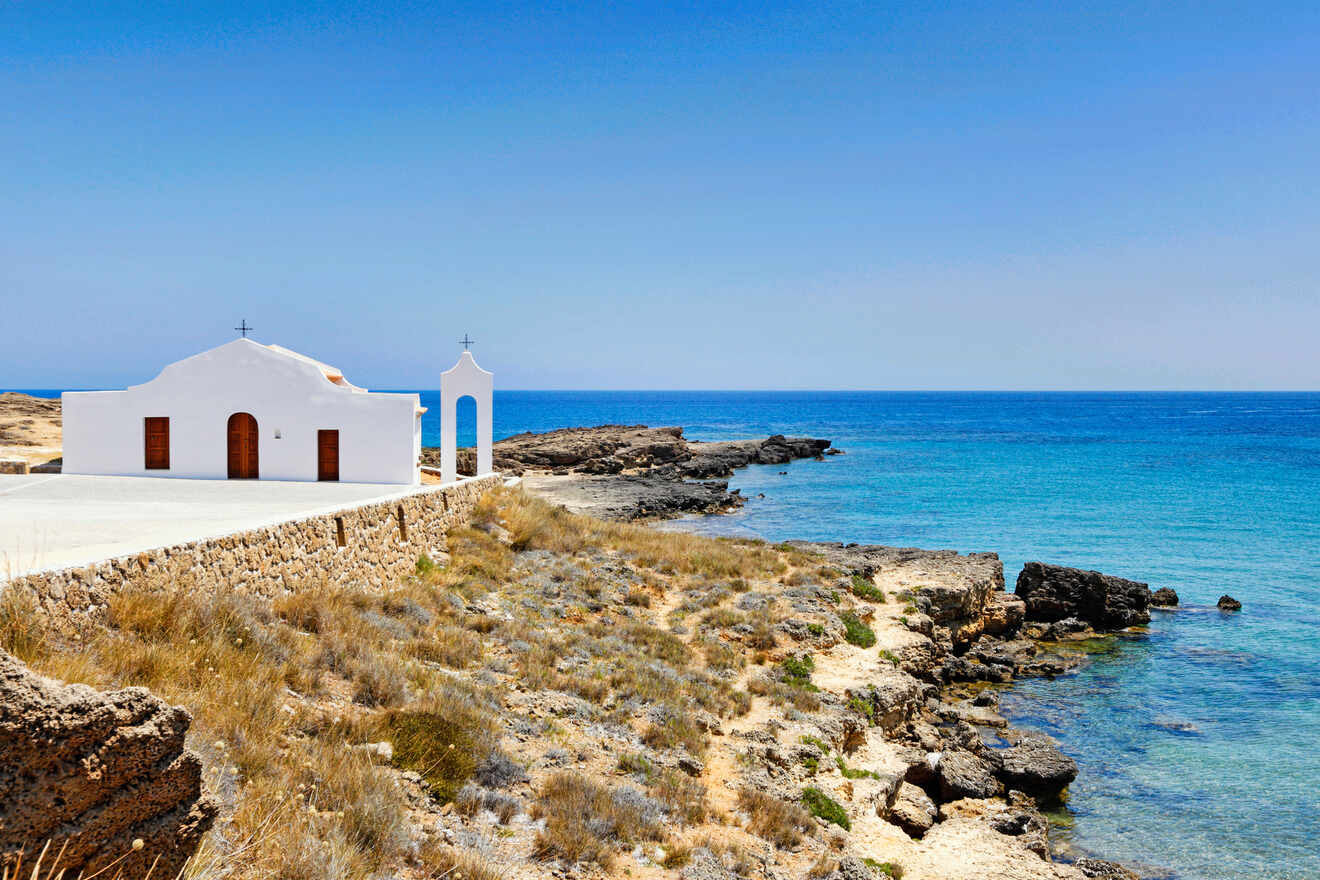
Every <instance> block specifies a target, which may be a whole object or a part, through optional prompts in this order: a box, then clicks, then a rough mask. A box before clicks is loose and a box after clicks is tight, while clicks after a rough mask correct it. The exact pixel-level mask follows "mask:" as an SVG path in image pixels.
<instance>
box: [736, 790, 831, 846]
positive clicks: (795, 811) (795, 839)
mask: <svg viewBox="0 0 1320 880" xmlns="http://www.w3.org/2000/svg"><path fill="white" fill-rule="evenodd" d="M738 807H739V809H741V810H743V811H744V812H745V813H747V817H748V826H747V827H748V828H749V829H750V830H751V832H752V833H753V834H755V835H756V836H757V837H763V838H765V839H766V840H768V841H770V842H771V843H773V844H774V845H775V846H777V847H779V848H780V849H792V848H793V847H796V846H798V845H800V844H801V843H802V837H803V835H806V834H810V833H811V831H812V829H813V828H814V827H815V826H814V824H813V823H812V820H811V814H810V813H808V812H807V811H806V810H804V809H802V807H800V806H798V805H797V804H793V803H789V802H788V801H786V800H782V799H780V798H777V797H775V796H774V795H771V794H767V793H766V792H763V791H757V790H756V789H752V788H744V789H743V790H742V791H740V792H738Z"/></svg>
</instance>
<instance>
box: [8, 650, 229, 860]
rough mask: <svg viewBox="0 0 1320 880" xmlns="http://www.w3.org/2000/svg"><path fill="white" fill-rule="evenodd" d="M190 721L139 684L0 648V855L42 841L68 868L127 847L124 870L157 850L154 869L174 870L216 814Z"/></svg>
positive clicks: (31, 849)
mask: <svg viewBox="0 0 1320 880" xmlns="http://www.w3.org/2000/svg"><path fill="white" fill-rule="evenodd" d="M191 723H192V718H191V716H189V714H188V713H187V711H185V710H184V709H183V708H181V707H178V706H168V705H166V704H165V703H163V702H161V701H160V700H159V699H157V698H156V697H154V696H152V694H151V693H150V692H149V691H147V690H146V689H145V688H137V687H135V688H126V689H124V690H119V691H110V692H106V693H101V692H98V691H96V690H94V689H92V688H90V687H87V686H85V685H69V686H64V685H61V684H59V683H57V682H54V681H51V680H49V679H45V678H41V677H39V676H37V675H34V674H33V673H32V672H30V671H29V670H28V669H27V668H26V667H25V666H24V665H23V664H22V663H20V662H19V661H18V660H16V659H15V658H13V657H11V656H9V655H8V654H6V653H4V652H3V651H0V804H3V805H4V811H3V820H0V863H3V864H6V865H8V864H11V863H12V862H13V861H14V860H15V859H16V858H17V856H18V853H19V851H20V850H25V851H26V852H27V861H28V862H29V863H30V862H31V858H32V855H33V853H36V852H40V850H41V848H42V847H43V846H44V845H45V844H46V841H48V840H49V841H51V851H52V852H58V851H60V849H61V848H63V856H62V858H61V859H60V863H59V867H60V868H62V869H64V876H66V877H75V876H77V875H78V873H79V871H82V872H84V873H86V874H90V873H93V872H95V871H96V870H98V869H99V868H101V867H102V866H104V865H106V864H108V863H109V862H112V861H114V860H115V859H117V858H119V857H120V856H125V855H127V858H125V859H124V860H123V861H122V862H120V863H119V864H118V865H117V869H122V872H123V874H124V876H126V877H141V876H143V875H145V874H146V872H147V870H148V868H150V867H151V864H152V862H153V861H155V860H156V858H157V857H159V859H160V860H159V862H157V864H156V868H155V870H154V871H153V874H152V876H159V877H174V876H175V875H176V874H177V873H178V872H179V870H180V868H181V867H182V866H183V864H184V862H185V861H187V859H188V857H189V856H190V855H192V853H193V851H194V850H195V849H196V848H197V845H198V843H199V842H200V841H201V837H202V835H203V834H204V833H205V832H206V830H207V829H208V828H210V827H211V823H212V822H213V821H214V820H215V814H216V805H215V803H214V801H212V800H211V799H210V798H207V797H204V796H203V795H202V790H201V769H202V767H201V761H200V760H199V759H198V757H197V755H195V754H194V753H192V752H190V751H187V750H186V749H184V734H185V733H186V732H187V730H188V726H189V725H190V724H191ZM136 839H141V840H142V842H143V846H142V847H141V848H140V849H137V850H134V849H133V842H134V840H136Z"/></svg>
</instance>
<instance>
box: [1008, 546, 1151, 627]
mask: <svg viewBox="0 0 1320 880" xmlns="http://www.w3.org/2000/svg"><path fill="white" fill-rule="evenodd" d="M1015 592H1016V593H1017V595H1018V596H1020V597H1021V598H1022V599H1023V600H1024V601H1025V602H1026V607H1027V619H1028V620H1040V621H1046V622H1049V621H1056V620H1063V619H1064V618H1068V617H1076V618H1079V619H1081V620H1083V621H1085V622H1087V623H1089V624H1091V626H1093V627H1095V628H1096V629H1097V630H1114V629H1123V628H1124V627H1129V626H1136V625H1138V624H1143V623H1150V610H1149V609H1150V587H1149V586H1148V585H1147V584H1143V583H1141V582H1139V581H1129V580H1125V579H1123V578H1119V577H1114V576H1112V575H1107V574H1101V573H1100V572H1098V571H1082V570H1081V569H1078V568H1065V567H1064V566H1061V565H1046V564H1044V563H1041V562H1028V563H1027V564H1026V565H1025V566H1023V568H1022V573H1021V574H1019V575H1018V579H1017V587H1016V589H1015Z"/></svg>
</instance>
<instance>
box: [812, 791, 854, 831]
mask: <svg viewBox="0 0 1320 880" xmlns="http://www.w3.org/2000/svg"><path fill="white" fill-rule="evenodd" d="M802 806H804V807H806V808H807V812H808V813H810V814H811V815H813V816H815V817H816V818H818V819H824V820H825V821H826V822H831V823H833V824H835V825H838V826H839V827H840V828H842V829H843V830H844V831H851V830H852V822H850V821H849V820H848V811H847V810H845V809H844V808H843V807H842V806H841V805H840V804H839V802H838V801H836V800H834V799H833V798H832V797H830V796H829V795H827V794H826V793H825V792H823V791H821V790H820V789H819V788H815V787H808V788H804V789H802Z"/></svg>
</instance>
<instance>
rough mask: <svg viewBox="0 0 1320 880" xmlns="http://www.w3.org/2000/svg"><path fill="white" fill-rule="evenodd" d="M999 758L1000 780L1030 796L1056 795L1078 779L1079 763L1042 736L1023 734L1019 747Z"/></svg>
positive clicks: (1002, 752)
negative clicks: (1000, 763)
mask: <svg viewBox="0 0 1320 880" xmlns="http://www.w3.org/2000/svg"><path fill="white" fill-rule="evenodd" d="M999 757H1000V759H1001V760H1002V765H1001V767H1000V769H999V771H998V776H999V778H1000V779H1001V780H1003V782H1004V785H1005V786H1006V787H1008V788H1017V789H1021V790H1022V791H1025V792H1027V793H1029V794H1033V795H1050V796H1052V795H1057V794H1058V793H1059V792H1060V791H1062V790H1063V789H1065V788H1067V787H1068V784H1069V783H1070V782H1072V781H1073V780H1074V779H1076V778H1077V762H1076V761H1074V760H1073V759H1072V758H1070V757H1068V756H1067V755H1065V754H1064V753H1063V752H1061V751H1059V748H1058V746H1056V745H1055V744H1054V740H1052V739H1050V738H1049V737H1048V736H1046V735H1045V734H1043V733H1036V732H1034V731H1028V732H1027V733H1024V734H1023V735H1022V738H1021V740H1020V741H1019V742H1018V744H1017V745H1015V746H1012V747H1010V748H1007V749H1003V750H1002V751H1000V752H999Z"/></svg>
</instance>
